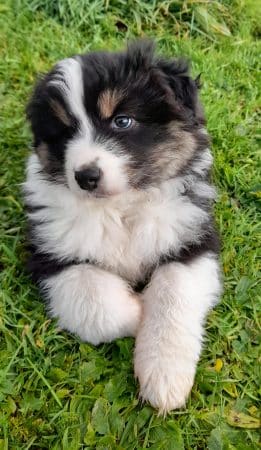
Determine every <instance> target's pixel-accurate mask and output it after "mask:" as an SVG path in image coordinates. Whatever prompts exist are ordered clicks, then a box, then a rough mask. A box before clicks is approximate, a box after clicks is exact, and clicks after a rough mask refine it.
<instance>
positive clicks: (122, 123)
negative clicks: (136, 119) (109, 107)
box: [112, 115, 133, 130]
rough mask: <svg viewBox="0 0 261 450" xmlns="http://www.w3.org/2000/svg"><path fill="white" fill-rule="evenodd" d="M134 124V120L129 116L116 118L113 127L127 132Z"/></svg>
mask: <svg viewBox="0 0 261 450" xmlns="http://www.w3.org/2000/svg"><path fill="white" fill-rule="evenodd" d="M132 124H133V119H131V118H130V117H128V116H123V115H122V116H116V117H115V118H114V119H113V122H112V125H113V127H114V128H121V129H122V130H126V129H127V128H130V127H131V126H132Z"/></svg>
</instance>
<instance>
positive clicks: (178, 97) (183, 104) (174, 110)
mask: <svg viewBox="0 0 261 450" xmlns="http://www.w3.org/2000/svg"><path fill="white" fill-rule="evenodd" d="M28 118H29V120H30V121H31V125H32V130H33V133H34V140H35V150H36V152H37V153H38V156H39V159H40V161H41V164H42V168H43V171H44V172H45V173H46V174H48V175H49V177H50V179H52V180H54V181H55V182H60V183H64V184H65V185H66V186H67V187H68V188H69V189H70V190H71V191H73V192H74V193H75V194H76V195H79V196H95V197H106V196H110V195H116V194H120V193H122V192H125V191H127V190H129V189H146V188H147V187H148V186H152V185H153V186H157V185H158V184H159V183H160V182H162V181H164V180H167V179H169V178H173V177H175V176H177V175H178V174H179V173H180V172H181V171H182V170H184V169H185V168H186V166H187V165H188V164H189V163H190V161H192V160H193V158H195V157H196V155H197V152H198V151H199V150H200V148H202V147H206V145H207V138H206V135H205V134H204V133H202V132H201V129H202V123H203V116H202V111H201V108H200V105H199V103H198V99H197V82H196V81H193V80H192V79H191V78H190V77H189V76H188V74H187V65H186V64H185V63H184V62H181V61H177V60H170V61H166V60H164V59H161V58H156V57H154V55H153V46H152V45H151V44H150V43H148V42H142V43H137V44H134V45H132V46H130V47H129V48H128V50H127V51H126V52H122V53H90V54H87V55H83V56H77V57H74V58H68V59H65V60H63V61H61V62H60V63H58V64H57V65H56V66H55V67H54V68H53V70H52V71H51V72H50V73H49V74H47V75H46V76H45V77H44V78H42V79H41V80H40V82H39V83H38V85H37V86H36V88H35V91H34V94H33V97H32V99H31V102H30V104H29V106H28Z"/></svg>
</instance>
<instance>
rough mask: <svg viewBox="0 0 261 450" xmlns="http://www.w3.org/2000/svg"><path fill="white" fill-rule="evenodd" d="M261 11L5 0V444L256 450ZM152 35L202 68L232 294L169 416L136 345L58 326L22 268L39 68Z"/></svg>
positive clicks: (1, 393)
mask: <svg viewBox="0 0 261 450" xmlns="http://www.w3.org/2000/svg"><path fill="white" fill-rule="evenodd" d="M185 3H186V4H185ZM257 4H258V2H255V1H254V0H253V1H252V2H243V0H241V1H240V0H238V1H228V0H227V1H223V2H211V5H209V4H208V2H206V1H203V2H194V3H193V2H189V1H187V2H178V1H175V2H174V1H170V0H169V1H167V0H165V1H162V2H157V1H152V0H151V1H144V0H143V1H141V0H136V1H135V0H132V1H129V2H125V1H121V0H111V1H109V0H107V1H102V0H95V1H90V0H89V1H85V2H84V1H83V0H73V1H71V2H69V1H68V0H60V1H59V2H54V1H51V0H39V1H36V0H33V1H29V0H28V1H27V0H20V1H19V0H17V1H11V0H10V1H7V0H5V1H4V2H2V3H1V5H0V52H1V53H0V81H1V84H0V104H1V110H0V114H1V117H0V171H1V180H0V191H1V194H0V211H1V222H0V237H1V262H0V264H1V275H0V282H1V301H0V312H1V315H0V449H6V450H7V449H15V450H16V449H29V448H30V449H35V450H38V449H42V448H43V449H57V450H58V449H63V450H69V449H70V450H74V449H96V448H97V449H100V450H101V449H104V450H105V449H141V448H152V449H164V450H165V449H173V450H180V449H205V448H209V449H210V450H235V449H238V450H250V449H257V448H258V433H257V429H256V427H257V426H258V420H257V415H258V385H259V382H258V381H259V380H260V374H259V372H258V355H259V356H260V352H259V353H258V335H260V334H259V331H258V308H259V313H260V303H259V304H258V263H257V256H258V209H257V207H258V199H260V192H259V194H258V190H259V191H260V184H259V185H258V182H259V180H258V157H257V156H258V154H257V151H258V143H257V142H258V141H257V139H258V131H257V123H258V122H257V121H258V94H259V92H260V91H259V89H258V82H257V70H258V67H257V62H258V57H259V55H260V44H259V42H258V36H259V35H260V29H259V28H258V27H259V25H258V18H257V17H258V16H257V11H258V8H257ZM206 14H207V15H206ZM142 35H149V36H153V37H155V38H156V40H157V42H158V48H159V50H160V51H161V52H164V53H166V54H168V55H178V54H185V55H187V56H189V57H191V59H192V71H193V73H194V74H195V75H196V74H198V73H202V80H203V83H204V85H203V89H202V99H203V102H204V105H205V109H206V115H207V117H208V129H209V131H210V133H211V135H212V138H213V152H214V154H215V168H214V179H215V183H216V184H217V186H218V188H219V200H218V202H217V205H216V218H217V225H218V227H219V229H220V232H221V235H222V238H223V251H222V261H223V267H224V296H223V299H222V301H221V303H220V304H219V306H218V307H217V308H216V309H215V310H214V311H213V312H212V313H211V314H210V316H209V319H208V322H207V334H206V339H205V348H204V351H203V354H202V357H201V360H200V364H199V366H198V371H197V376H196V381H195V385H194V387H193V390H192V394H191V397H190V398H189V401H188V403H187V406H186V408H185V409H183V410H180V411H175V412H173V413H171V414H170V415H168V416H167V417H166V419H163V418H162V417H158V416H157V413H156V412H155V411H154V410H153V409H152V408H151V407H150V406H148V405H145V404H143V405H142V404H140V403H139V401H138V399H137V393H138V386H137V384H136V382H135V380H134V378H133V367H132V352H133V346H134V342H133V340H132V339H122V340H118V341H116V342H114V343H112V344H109V345H102V346H100V347H98V348H95V347H93V346H91V345H88V344H84V343H81V342H80V341H79V340H78V339H77V338H76V337H75V336H72V335H69V334H68V333H65V332H62V331H60V330H58V329H57V326H56V324H55V322H53V321H50V320H49V319H48V318H47V316H46V312H45V309H44V306H43V304H42V302H41V300H40V298H39V295H38V293H37V290H36V288H35V287H34V286H33V285H32V283H31V281H30V279H29V278H28V276H27V275H26V274H25V271H24V266H25V258H26V255H25V250H24V243H25V217H24V212H23V204H22V200H21V193H20V183H21V182H22V181H23V179H24V163H25V160H26V157H27V155H28V153H29V147H30V133H29V129H28V126H27V124H26V123H25V117H24V108H25V104H26V102H27V99H28V96H29V94H30V91H31V88H32V84H33V82H34V79H35V77H36V74H37V73H38V72H40V71H45V70H48V69H49V68H50V66H51V64H53V63H54V62H55V61H57V60H58V59H60V58H63V57H65V56H67V55H71V54H74V53H77V52H83V51H87V50H89V49H97V48H109V49H116V48H120V47H122V46H123V45H124V42H125V40H126V38H130V37H134V36H142ZM259 293H260V290H259ZM221 366H222V367H221Z"/></svg>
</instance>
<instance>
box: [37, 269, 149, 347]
mask: <svg viewBox="0 0 261 450" xmlns="http://www.w3.org/2000/svg"><path fill="white" fill-rule="evenodd" d="M42 287H43V289H44V291H45V293H46V296H47V298H48V299H49V302H50V303H49V305H50V306H49V307H50V313H51V316H52V317H57V318H58V323H59V325H60V326H61V327H62V328H65V329H67V330H69V331H71V332H73V333H76V334H78V335H79V336H80V338H81V339H83V340H84V341H88V342H90V343H92V344H95V345H97V344H99V343H102V342H109V341H112V340H113V339H116V338H119V337H123V336H135V335H136V330H137V327H138V324H139V321H140V315H141V303H140V301H139V299H138V296H137V295H136V294H134V293H133V292H132V291H131V289H130V288H129V286H128V285H127V283H125V282H124V280H122V279H121V278H120V277H118V276H116V275H114V274H112V273H109V272H106V271H104V270H101V269H99V268H96V267H95V266H91V265H88V264H79V265H73V266H71V267H69V268H66V269H64V270H63V271H62V272H61V273H59V274H58V275H54V276H51V277H49V278H48V279H47V280H45V281H44V282H42Z"/></svg>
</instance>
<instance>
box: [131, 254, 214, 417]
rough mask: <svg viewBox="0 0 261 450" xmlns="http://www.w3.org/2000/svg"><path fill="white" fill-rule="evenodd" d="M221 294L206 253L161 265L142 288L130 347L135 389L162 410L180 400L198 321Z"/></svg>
mask: <svg viewBox="0 0 261 450" xmlns="http://www.w3.org/2000/svg"><path fill="white" fill-rule="evenodd" d="M219 295H220V280H219V266H218V263H217V260H216V258H215V257H213V255H211V254H207V255H205V256H201V257H198V258H196V259H195V260H193V262H191V263H189V264H182V263H171V264H168V265H165V266H161V267H160V268H159V269H158V270H157V271H156V272H155V273H154V275H153V277H152V280H151V282H150V284H149V286H148V287H147V289H146V290H145V292H144V294H143V301H144V311H143V320H142V323H141V325H140V327H139V330H138V335H137V338H136V350H135V362H134V367H135V374H136V376H137V377H138V379H139V382H140V395H141V397H142V398H144V399H145V400H148V401H149V402H150V403H151V404H152V405H153V406H154V407H156V408H158V409H159V411H160V412H161V413H166V412H168V411H170V410H172V409H175V408H180V407H182V406H184V404H185V401H186V399H187V397H188V395H189V393H190V390H191V388H192V385H193V381H194V376H195V371H196V366H197V362H198V359H199V355H200V350H201V342H202V335H203V323H204V319H205V317H206V314H207V312H208V311H209V309H210V308H211V307H213V306H214V304H215V303H216V301H217V299H218V296H219Z"/></svg>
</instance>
